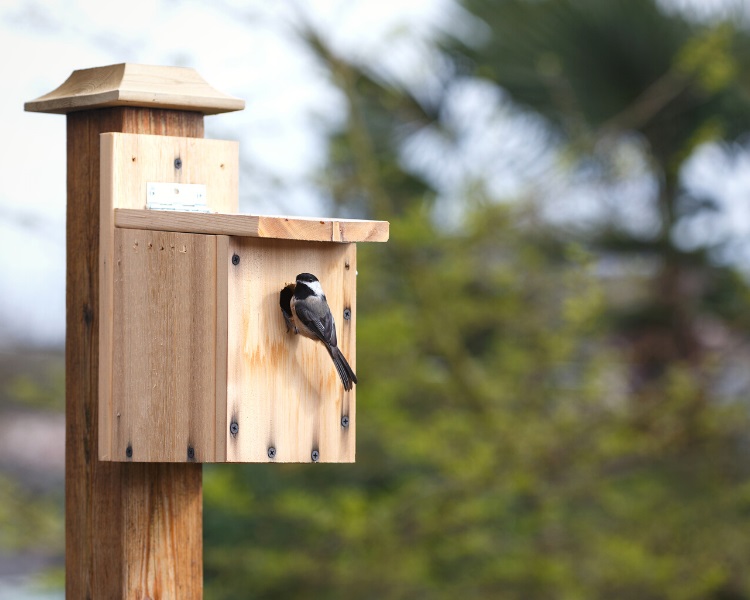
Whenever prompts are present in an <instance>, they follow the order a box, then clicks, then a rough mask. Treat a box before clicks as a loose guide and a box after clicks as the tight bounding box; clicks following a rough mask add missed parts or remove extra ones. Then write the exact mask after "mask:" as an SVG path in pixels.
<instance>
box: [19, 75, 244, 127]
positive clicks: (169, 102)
mask: <svg viewBox="0 0 750 600" xmlns="http://www.w3.org/2000/svg"><path fill="white" fill-rule="evenodd" d="M134 105H135V106H144V105H147V106H149V107H152V108H172V109H176V110H190V111H195V112H199V113H203V114H206V115H212V114H216V113H222V112H228V111H234V110H242V109H243V108H244V107H245V101H244V100H242V99H240V98H235V97H233V96H228V95H226V94H223V93H221V92H219V91H217V90H215V89H214V88H212V87H211V86H210V85H209V84H208V83H206V81H205V80H204V79H203V78H202V77H201V76H200V75H199V74H198V73H196V72H195V71H194V70H193V69H190V68H186V67H161V66H152V65H137V64H131V63H121V64H116V65H107V66H105V67H94V68H92V69H80V70H78V71H73V73H72V74H71V75H70V77H68V79H67V80H66V81H65V82H64V83H63V84H62V85H60V87H58V88H57V89H55V90H53V91H51V92H49V93H48V94H45V95H44V96H41V97H40V98H37V99H36V100H32V101H30V102H27V103H26V104H25V105H24V108H25V109H26V110H27V111H31V112H47V113H60V114H62V113H69V112H73V111H77V110H84V109H87V108H92V107H97V108H101V107H105V106H134Z"/></svg>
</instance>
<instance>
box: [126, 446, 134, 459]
mask: <svg viewBox="0 0 750 600" xmlns="http://www.w3.org/2000/svg"><path fill="white" fill-rule="evenodd" d="M125 456H127V457H128V458H133V446H128V447H127V448H125Z"/></svg>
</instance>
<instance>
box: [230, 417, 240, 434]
mask: <svg viewBox="0 0 750 600" xmlns="http://www.w3.org/2000/svg"><path fill="white" fill-rule="evenodd" d="M239 431H240V425H239V423H237V421H232V423H231V425H229V433H231V434H232V436H235V435H237V433H239Z"/></svg>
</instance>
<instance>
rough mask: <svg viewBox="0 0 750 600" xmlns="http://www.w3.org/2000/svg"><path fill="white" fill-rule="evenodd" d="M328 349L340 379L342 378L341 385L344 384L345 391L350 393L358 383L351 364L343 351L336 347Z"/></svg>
mask: <svg viewBox="0 0 750 600" xmlns="http://www.w3.org/2000/svg"><path fill="white" fill-rule="evenodd" d="M327 347H328V353H329V354H330V355H331V358H332V359H333V364H334V365H335V367H336V371H338V374H339V377H341V383H343V384H344V389H345V390H346V391H347V392H348V391H349V390H351V389H352V388H353V387H354V384H355V383H357V376H356V375H355V374H354V371H352V368H351V367H350V366H349V363H348V362H346V359H345V358H344V355H343V354H341V350H339V349H338V348H337V347H336V346H327Z"/></svg>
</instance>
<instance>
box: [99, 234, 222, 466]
mask: <svg viewBox="0 0 750 600" xmlns="http://www.w3.org/2000/svg"><path fill="white" fill-rule="evenodd" d="M114 258H115V266H114V282H115V283H114V299H115V301H114V329H113V337H112V347H113V356H114V357H115V360H114V362H113V369H112V373H113V377H112V398H111V401H112V409H111V410H112V412H113V413H114V419H113V421H112V429H113V431H112V433H111V436H110V438H111V441H112V448H110V451H109V456H110V459H111V460H122V461H125V460H132V461H137V462H185V461H195V462H207V461H213V460H215V422H214V420H215V413H216V352H217V350H216V310H217V307H216V236H211V235H192V234H187V233H171V232H162V231H141V230H138V229H115V253H114ZM224 285H225V284H224ZM225 346H226V343H225V344H224V348H225ZM224 348H222V349H221V352H222V354H223V353H225V352H226V350H225V349H224Z"/></svg>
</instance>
